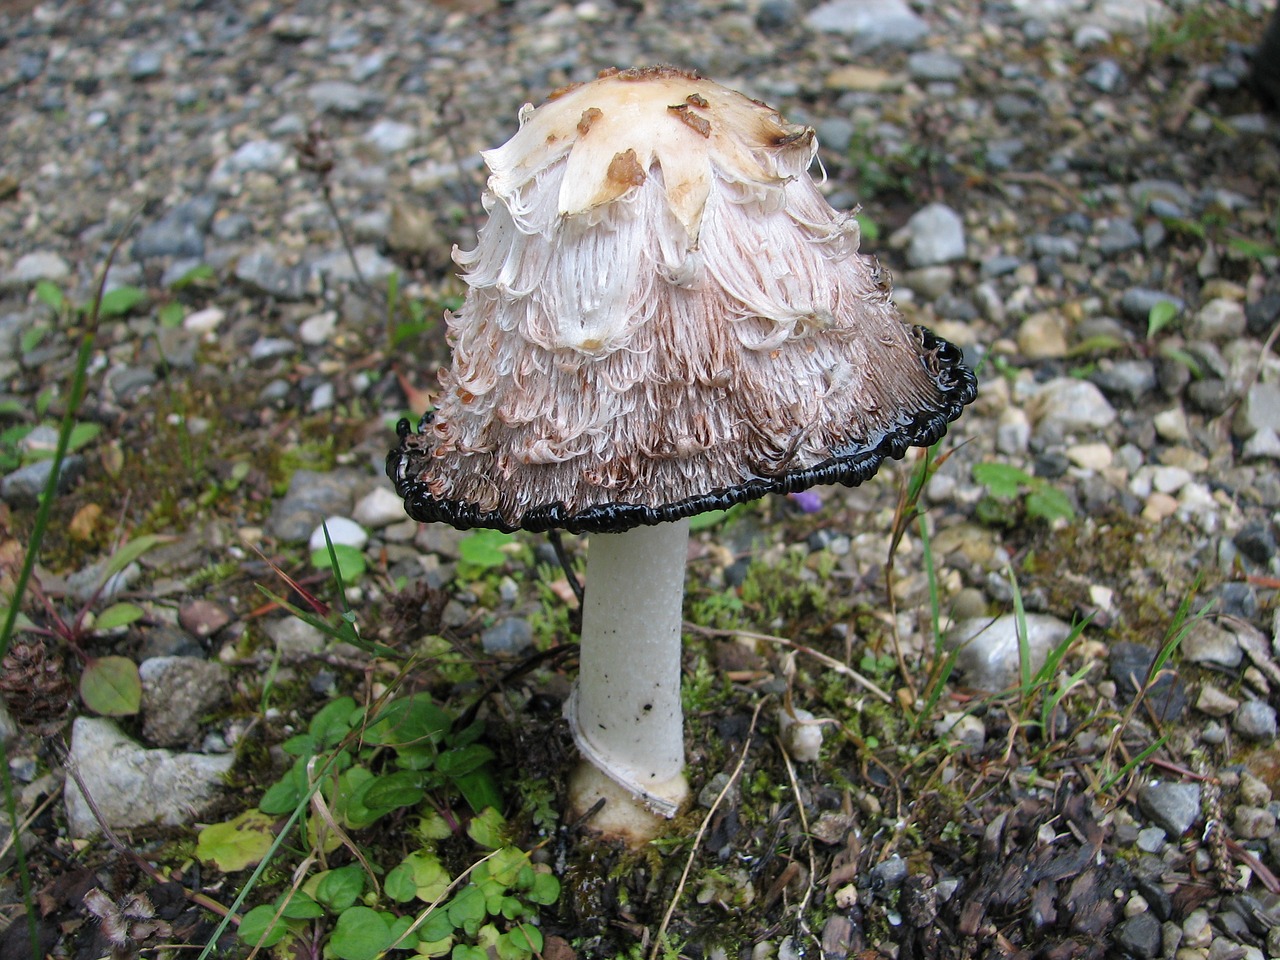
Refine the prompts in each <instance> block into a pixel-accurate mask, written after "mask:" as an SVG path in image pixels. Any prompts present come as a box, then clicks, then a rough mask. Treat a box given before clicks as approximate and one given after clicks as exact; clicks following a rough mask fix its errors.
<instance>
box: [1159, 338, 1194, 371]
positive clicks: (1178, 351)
mask: <svg viewBox="0 0 1280 960" xmlns="http://www.w3.org/2000/svg"><path fill="white" fill-rule="evenodd" d="M1160 356H1162V357H1166V358H1167V359H1169V360H1172V361H1173V362H1174V363H1180V364H1182V365H1183V366H1184V367H1186V368H1187V370H1188V371H1189V372H1190V373H1191V376H1193V377H1195V379H1197V380H1203V379H1204V370H1203V369H1202V368H1201V366H1200V361H1199V360H1197V359H1196V358H1195V357H1193V356H1192V355H1191V354H1190V353H1188V352H1187V351H1186V350H1183V349H1182V348H1181V347H1175V346H1173V345H1172V344H1169V343H1162V344H1161V345H1160Z"/></svg>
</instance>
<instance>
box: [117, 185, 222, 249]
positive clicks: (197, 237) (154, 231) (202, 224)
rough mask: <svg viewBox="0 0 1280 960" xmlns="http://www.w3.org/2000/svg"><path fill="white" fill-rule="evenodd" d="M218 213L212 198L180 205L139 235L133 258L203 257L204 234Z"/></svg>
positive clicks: (142, 230) (207, 197)
mask: <svg viewBox="0 0 1280 960" xmlns="http://www.w3.org/2000/svg"><path fill="white" fill-rule="evenodd" d="M216 210H217V200H216V199H214V198H213V197H211V196H200V197H195V198H193V199H191V200H187V201H185V202H183V203H179V204H177V205H176V206H174V207H173V208H172V209H170V210H168V211H167V212H166V213H165V214H164V215H163V216H162V217H160V219H158V220H156V221H155V222H154V223H149V224H147V225H146V226H144V227H143V228H142V229H141V230H139V231H138V239H137V240H135V241H134V243H133V255H134V256H135V257H137V258H138V259H140V260H147V259H150V258H152V257H192V258H196V259H198V258H200V257H203V256H204V234H205V231H206V230H207V229H208V227H209V222H210V221H211V220H212V219H213V215H214V212H215V211H216Z"/></svg>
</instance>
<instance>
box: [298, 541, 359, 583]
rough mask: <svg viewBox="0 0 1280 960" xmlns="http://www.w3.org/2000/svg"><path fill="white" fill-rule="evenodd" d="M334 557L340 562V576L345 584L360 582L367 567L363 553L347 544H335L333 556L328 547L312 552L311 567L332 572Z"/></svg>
mask: <svg viewBox="0 0 1280 960" xmlns="http://www.w3.org/2000/svg"><path fill="white" fill-rule="evenodd" d="M334 557H336V558H337V560H338V576H339V577H341V578H342V580H343V582H344V583H351V582H352V581H354V580H358V579H359V578H360V576H361V575H362V574H363V573H364V571H365V569H366V567H367V563H366V561H365V559H364V553H363V551H360V550H357V549H356V548H355V547H352V546H349V545H348V544H345V543H335V544H334V545H333V554H332V556H331V555H330V554H329V548H328V547H324V548H322V549H320V550H312V551H311V565H312V566H313V567H315V568H316V569H317V570H331V569H332V568H333V559H334Z"/></svg>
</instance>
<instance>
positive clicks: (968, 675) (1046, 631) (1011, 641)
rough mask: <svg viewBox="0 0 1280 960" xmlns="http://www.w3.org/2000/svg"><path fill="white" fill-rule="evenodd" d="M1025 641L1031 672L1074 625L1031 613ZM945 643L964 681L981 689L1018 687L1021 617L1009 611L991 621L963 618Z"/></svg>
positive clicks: (996, 689) (1064, 637) (982, 618)
mask: <svg viewBox="0 0 1280 960" xmlns="http://www.w3.org/2000/svg"><path fill="white" fill-rule="evenodd" d="M1025 621H1026V627H1027V634H1026V644H1027V652H1028V658H1029V661H1030V663H1029V665H1030V668H1031V672H1032V673H1033V674H1034V673H1035V672H1036V671H1037V670H1039V669H1040V667H1041V666H1043V664H1044V661H1045V659H1046V657H1048V655H1049V651H1050V650H1051V649H1053V648H1054V647H1056V646H1057V645H1058V644H1060V643H1062V642H1063V641H1064V640H1065V639H1066V638H1067V637H1068V636H1069V635H1070V633H1071V625H1070V624H1068V623H1064V622H1063V621H1062V620H1059V619H1058V618H1057V617H1051V616H1048V615H1047V614H1040V613H1028V614H1027V615H1026V618H1025ZM946 644H947V646H948V647H950V648H951V649H954V650H956V651H957V653H956V669H957V670H959V671H960V672H961V674H962V675H963V676H964V679H965V683H966V684H967V685H969V686H971V687H974V688H975V689H978V690H986V691H989V692H992V693H998V692H1000V691H1002V690H1008V689H1010V688H1013V687H1016V686H1017V685H1018V683H1019V680H1020V676H1021V664H1020V662H1019V657H1020V650H1019V640H1018V620H1017V618H1016V617H1015V616H1013V615H1012V614H1006V615H1004V616H1002V617H997V618H996V619H995V620H992V619H991V618H989V617H975V618H974V619H971V620H962V621H960V622H959V623H957V624H956V626H955V629H954V630H953V631H952V632H951V633H950V634H948V635H947V637H946Z"/></svg>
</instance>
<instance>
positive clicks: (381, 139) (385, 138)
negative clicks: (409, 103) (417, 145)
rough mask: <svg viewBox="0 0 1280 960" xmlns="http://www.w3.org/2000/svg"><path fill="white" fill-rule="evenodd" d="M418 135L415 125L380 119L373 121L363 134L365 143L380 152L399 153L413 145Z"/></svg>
mask: <svg viewBox="0 0 1280 960" xmlns="http://www.w3.org/2000/svg"><path fill="white" fill-rule="evenodd" d="M417 137H418V130H417V128H416V127H414V126H411V125H410V124H407V123H400V122H399V121H396V120H387V119H382V120H379V121H378V122H377V123H375V124H374V125H373V126H372V127H370V128H369V129H368V131H367V132H366V133H365V135H364V139H365V142H366V143H369V144H372V146H373V147H374V149H376V150H378V151H380V152H382V153H400V152H401V151H402V150H408V149H409V148H410V147H411V146H413V142H414V140H416V139H417Z"/></svg>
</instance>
